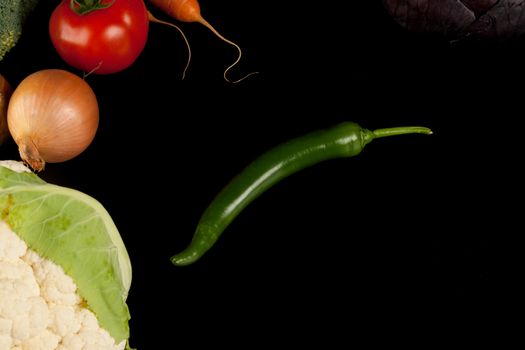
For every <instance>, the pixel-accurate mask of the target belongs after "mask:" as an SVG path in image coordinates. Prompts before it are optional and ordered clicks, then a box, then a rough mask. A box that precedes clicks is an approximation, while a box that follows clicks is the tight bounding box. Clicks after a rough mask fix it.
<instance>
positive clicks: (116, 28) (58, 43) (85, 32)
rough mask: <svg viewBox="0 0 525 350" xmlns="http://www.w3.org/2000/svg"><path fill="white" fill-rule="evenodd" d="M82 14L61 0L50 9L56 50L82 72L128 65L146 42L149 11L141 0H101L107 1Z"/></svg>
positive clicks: (100, 71)
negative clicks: (55, 6) (105, 5)
mask: <svg viewBox="0 0 525 350" xmlns="http://www.w3.org/2000/svg"><path fill="white" fill-rule="evenodd" d="M111 2H113V4H112V5H110V6H109V7H107V8H103V9H97V10H94V11H91V12H88V13H86V14H83V15H79V14H77V13H76V12H75V11H73V10H72V9H71V7H70V3H71V1H70V0H63V1H62V2H61V3H60V5H58V7H57V8H56V9H55V10H54V11H53V14H52V15H51V19H50V21H49V34H50V36H51V41H52V42H53V45H54V46H55V48H56V50H57V51H58V54H59V55H60V57H62V59H63V60H64V61H66V62H67V63H68V64H70V65H71V66H73V67H75V68H78V69H82V70H83V71H84V72H91V71H93V73H96V74H109V73H115V72H118V71H121V70H123V69H125V68H127V67H129V66H130V65H131V64H132V63H133V62H135V60H136V59H137V57H138V56H139V54H140V53H141V52H142V50H143V49H144V46H145V45H146V40H147V38H148V25H149V20H148V12H147V10H146V6H145V5H144V1H143V0H102V1H101V3H102V4H110V3H111Z"/></svg>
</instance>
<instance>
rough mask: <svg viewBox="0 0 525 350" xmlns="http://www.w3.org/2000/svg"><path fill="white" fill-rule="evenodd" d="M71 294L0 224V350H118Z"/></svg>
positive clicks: (52, 267) (60, 275)
mask: <svg viewBox="0 0 525 350" xmlns="http://www.w3.org/2000/svg"><path fill="white" fill-rule="evenodd" d="M76 289H77V287H76V285H75V283H74V281H73V280H72V279H71V278H70V277H69V276H67V275H66V274H65V273H64V271H63V269H62V268H61V267H60V266H58V265H56V264H54V263H53V262H51V261H49V260H46V259H43V258H42V257H40V256H39V255H38V254H37V253H36V252H34V251H32V250H31V249H28V247H27V245H26V244H25V243H24V242H23V241H22V240H21V239H20V237H18V235H16V234H15V233H14V232H12V231H11V230H10V228H9V226H8V225H7V224H6V223H5V222H3V221H0V350H123V349H124V348H125V346H126V341H122V342H121V343H120V344H118V345H115V341H114V339H113V338H112V337H111V336H110V335H109V333H108V332H107V331H106V330H104V329H102V328H100V326H99V324H98V321H97V318H96V316H95V315H94V314H93V313H92V312H91V311H90V310H88V309H86V308H85V307H83V303H82V299H81V298H80V296H79V295H78V294H77V293H76Z"/></svg>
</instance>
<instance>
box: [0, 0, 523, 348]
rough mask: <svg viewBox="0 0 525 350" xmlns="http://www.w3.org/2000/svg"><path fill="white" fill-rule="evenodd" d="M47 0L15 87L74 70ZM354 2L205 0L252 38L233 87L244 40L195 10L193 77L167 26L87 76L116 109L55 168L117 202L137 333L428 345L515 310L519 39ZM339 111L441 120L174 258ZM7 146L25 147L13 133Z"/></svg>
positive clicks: (163, 340) (139, 336) (181, 338)
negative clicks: (194, 253)
mask: <svg viewBox="0 0 525 350" xmlns="http://www.w3.org/2000/svg"><path fill="white" fill-rule="evenodd" d="M50 3H51V4H48V2H47V1H42V4H41V6H40V7H39V8H38V9H37V11H36V12H35V14H34V15H33V16H32V17H31V18H30V22H29V25H28V26H27V27H26V31H25V32H24V34H23V37H22V39H21V41H20V43H19V45H18V46H17V47H16V48H15V49H14V50H13V51H12V52H11V53H10V54H9V55H8V56H7V57H6V59H5V60H4V61H3V62H0V71H1V73H2V74H4V75H5V76H6V77H7V78H8V79H9V81H10V82H11V83H12V85H16V84H18V83H19V82H20V81H21V79H23V78H24V77H25V76H27V75H28V74H30V73H32V72H34V71H36V70H39V69H44V68H64V69H69V68H68V67H67V66H66V65H65V64H64V63H63V62H62V61H61V60H60V58H59V57H58V56H57V54H56V53H55V51H54V49H53V47H52V46H51V43H50V40H49V39H48V36H47V32H46V30H47V18H48V17H49V15H50V12H51V10H52V8H53V6H54V5H53V4H52V3H53V2H50ZM352 3H354V2H352ZM355 3H356V4H353V5H352V8H351V11H350V12H348V11H346V10H345V11H343V10H342V9H338V8H336V7H335V6H337V4H335V3H332V7H329V6H328V5H327V6H326V7H322V6H320V5H319V4H320V3H319V2H317V3H316V5H315V6H314V7H308V6H299V5H294V4H292V3H291V2H290V3H289V2H279V4H278V6H277V8H272V7H271V6H269V4H268V3H267V2H266V1H259V0H252V1H240V0H224V1H220V2H219V1H204V0H202V1H201V7H202V13H203V16H204V17H206V18H207V19H208V21H210V22H211V23H212V24H214V25H215V26H216V28H217V29H218V30H219V31H221V32H222V33H223V34H224V35H225V36H226V37H228V38H230V39H232V40H234V41H236V42H237V43H238V44H239V45H240V46H241V47H242V48H243V50H244V56H243V60H242V61H241V64H240V65H238V66H237V67H236V68H234V69H233V70H232V72H231V73H232V78H233V77H234V76H237V77H238V76H241V75H243V74H244V73H248V72H250V71H252V70H258V71H260V72H261V73H260V74H259V75H258V76H254V77H251V78H250V79H248V80H246V81H244V82H242V83H240V84H237V85H231V84H228V83H225V82H224V81H223V80H222V70H223V68H224V67H225V66H227V65H228V64H230V62H231V61H232V59H234V55H235V51H234V49H232V48H231V47H229V46H228V45H227V44H224V43H223V42H221V41H219V40H218V39H216V38H215V37H214V36H213V35H212V34H211V33H210V32H209V31H208V30H207V29H205V28H203V27H201V26H199V25H197V24H182V25H181V28H182V29H183V30H184V32H185V33H186V35H187V36H188V39H189V41H190V43H191V45H192V49H193V61H192V63H191V66H190V69H189V71H188V73H187V78H186V80H184V81H181V80H180V76H181V72H182V68H183V67H184V64H185V60H186V55H187V53H186V51H185V47H184V44H183V42H182V40H181V38H180V35H179V33H178V32H176V31H175V30H172V29H170V28H168V27H162V26H160V25H157V24H152V25H151V27H150V38H149V42H148V44H147V46H146V48H145V50H144V52H143V54H142V55H141V56H140V58H139V59H138V61H137V62H136V63H135V64H134V65H133V66H132V67H131V68H130V69H128V70H126V71H125V72H122V73H119V74H114V75H111V76H95V75H91V76H89V77H88V78H87V81H88V82H89V83H90V85H91V86H92V87H93V89H94V91H95V93H96V94H97V97H98V99H99V105H100V109H101V122H100V128H99V132H98V134H97V137H96V139H95V141H94V143H93V144H92V145H91V146H90V147H89V148H88V150H87V151H86V152H85V153H83V154H82V155H81V156H79V157H78V158H76V159H74V160H72V161H69V162H66V163H62V164H49V165H48V167H47V169H46V170H45V172H43V173H42V174H41V176H42V177H43V178H44V179H45V180H47V181H49V182H53V183H56V184H60V185H64V186H69V187H73V188H76V189H79V190H81V191H84V192H86V193H88V194H90V195H92V196H93V197H95V198H97V199H98V200H99V201H100V202H101V203H102V204H103V205H104V206H105V207H106V208H107V210H108V211H109V212H110V214H111V215H112V217H113V219H114V221H115V223H116V225H117V227H118V228H119V230H120V232H121V235H122V237H123V239H124V241H125V243H126V245H127V247H128V250H129V253H130V256H131V260H132V265H133V269H134V270H133V272H134V275H133V285H132V289H131V292H130V295H129V299H128V300H129V306H130V309H131V313H132V320H131V329H132V338H131V339H132V345H133V346H134V347H137V348H139V349H156V348H168V349H171V348H176V347H178V346H182V344H187V343H193V344H197V345H198V344H201V343H203V342H212V343H215V344H217V346H228V347H231V348H244V349H246V348H253V347H254V345H265V346H268V348H275V347H276V346H277V345H284V346H290V347H298V348H299V347H303V346H305V345H315V344H317V343H318V344H323V346H322V347H321V348H326V349H329V348H335V344H337V346H338V348H344V347H348V346H350V345H352V344H358V343H360V342H362V341H366V342H367V343H368V344H373V345H385V344H395V343H399V344H404V345H406V344H410V343H411V342H416V340H415V339H416V337H415V336H420V335H428V336H425V338H424V339H425V340H424V341H425V343H434V342H436V341H439V340H440V339H443V338H444V337H447V336H449V335H451V334H454V333H456V332H461V333H463V332H464V329H465V327H467V326H469V325H472V321H479V320H486V321H487V322H489V323H490V322H492V321H493V320H494V319H492V318H489V317H487V315H489V314H491V313H493V312H499V311H502V310H504V309H506V307H505V306H504V305H505V303H506V301H508V300H509V298H510V296H511V295H512V294H513V289H512V288H511V284H510V282H509V281H513V280H515V278H516V277H515V276H512V275H511V274H510V273H509V272H508V271H509V270H510V268H511V267H512V266H514V264H513V262H512V261H511V260H512V259H513V258H514V255H513V254H512V253H511V251H512V250H513V249H512V247H513V246H515V244H514V243H513V235H517V234H518V232H519V231H518V229H516V228H515V227H516V226H515V225H516V222H517V217H518V216H517V215H518V208H519V206H517V205H515V204H512V203H514V201H515V200H520V199H521V198H520V195H519V193H520V192H521V190H519V189H520V188H522V186H521V185H519V184H520V182H519V181H518V180H519V178H520V174H519V171H518V165H519V160H520V159H521V158H520V156H521V152H520V150H519V148H518V146H519V138H518V134H519V128H518V124H519V122H520V121H521V119H522V118H523V111H522V109H521V104H522V100H523V98H522V96H523V92H522V90H523V87H522V84H523V83H522V81H523V78H524V77H525V68H524V67H525V66H523V62H525V50H523V49H522V47H521V44H520V43H519V42H512V43H494V42H493V43H487V42H474V43H473V42H462V43H459V44H454V43H449V42H448V41H446V40H445V39H443V38H442V37H440V36H435V35H423V34H410V33H407V32H405V31H404V30H402V29H400V28H399V27H398V26H397V25H396V24H395V23H393V22H392V21H391V20H390V18H389V17H388V15H387V13H386V11H384V9H383V8H382V6H381V4H380V2H377V1H360V2H355ZM155 13H156V14H158V15H160V13H158V12H155ZM162 18H163V19H166V18H165V17H162ZM72 71H74V70H72ZM76 73H79V72H77V71H76ZM79 74H80V73H79ZM344 120H353V121H356V122H358V123H360V124H361V125H362V126H363V127H366V128H370V129H374V128H380V127H390V126H401V125H416V124H417V125H423V126H428V127H431V128H432V129H433V130H434V135H432V136H423V135H411V136H403V137H398V138H391V139H382V140H377V141H375V142H374V143H372V144H370V145H369V146H367V148H366V149H365V150H364V152H363V153H362V154H361V155H360V156H358V157H356V158H352V159H343V160H333V161H329V162H326V163H323V164H321V165H318V166H315V167H313V168H310V169H307V170H305V171H303V172H301V173H299V174H296V175H294V176H293V177H291V178H289V179H286V180H284V181H283V182H282V183H280V184H279V185H277V186H276V187H275V188H273V189H271V190H270V191H269V192H267V193H266V194H264V195H263V196H262V197H261V198H259V199H258V200H257V201H256V202H254V203H252V205H250V206H249V207H248V208H247V209H246V210H245V211H244V212H243V213H242V214H241V215H240V216H239V217H238V218H237V219H236V220H235V221H234V223H233V224H232V225H231V226H230V227H229V228H228V229H227V231H226V232H225V233H224V235H223V236H222V237H221V238H220V239H219V241H218V243H217V245H216V246H215V247H214V248H213V249H212V250H211V251H210V252H209V253H208V254H207V255H206V256H205V257H204V258H203V259H202V260H200V261H199V262H198V263H196V264H195V265H192V266H188V267H184V268H175V267H173V266H172V265H171V264H170V262H169V257H170V256H171V255H172V254H173V253H175V252H178V251H180V250H181V249H183V248H184V247H185V245H186V244H187V243H188V242H189V240H190V239H191V236H192V234H193V230H194V228H195V225H196V224H197V221H198V219H199V217H200V215H201V213H202V212H203V211H204V209H205V207H206V206H207V205H208V203H209V202H210V201H211V200H212V199H213V197H214V196H215V194H216V193H217V192H218V191H219V190H220V189H221V188H222V187H223V186H224V185H226V183H227V182H228V181H229V180H230V179H231V178H232V177H233V176H234V175H236V174H237V173H238V172H239V171H240V170H241V169H242V168H243V167H244V166H245V165H247V164H248V163H249V162H250V161H251V160H253V159H254V158H255V157H257V156H258V155H260V154H261V153H262V152H264V151H265V150H267V149H269V148H271V147H273V146H275V145H277V144H279V143H281V142H283V141H285V140H288V139H290V138H292V137H295V136H299V135H302V134H304V133H306V132H309V131H313V130H316V129H320V128H324V127H328V126H331V125H333V124H335V123H338V122H341V121H344ZM0 158H3V159H6V158H15V159H17V158H18V156H17V153H16V149H15V147H14V145H13V144H10V145H7V146H4V147H2V148H1V149H0ZM163 317H166V318H163ZM160 344H164V345H163V346H162V347H161V346H160ZM252 344H254V345H252ZM422 344H424V343H422Z"/></svg>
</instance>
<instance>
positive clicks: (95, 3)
mask: <svg viewBox="0 0 525 350" xmlns="http://www.w3.org/2000/svg"><path fill="white" fill-rule="evenodd" d="M114 2H115V0H112V1H110V2H107V0H70V2H69V6H70V7H71V10H72V11H73V12H75V13H76V14H77V15H80V16H82V15H85V14H88V13H90V12H93V11H96V10H102V9H106V8H108V7H110V6H111V5H113V3H114Z"/></svg>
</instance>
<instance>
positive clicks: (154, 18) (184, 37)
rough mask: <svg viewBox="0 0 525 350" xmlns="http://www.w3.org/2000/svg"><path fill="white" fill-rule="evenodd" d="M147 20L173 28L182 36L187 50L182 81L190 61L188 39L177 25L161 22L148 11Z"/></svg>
mask: <svg viewBox="0 0 525 350" xmlns="http://www.w3.org/2000/svg"><path fill="white" fill-rule="evenodd" d="M148 19H149V20H150V22H154V23H159V24H163V25H166V26H170V27H173V28H175V29H177V30H178V31H179V33H180V34H181V35H182V38H183V39H184V42H185V43H186V47H187V48H188V61H187V62H186V67H184V70H183V71H182V80H184V78H185V77H186V71H187V70H188V67H189V66H190V61H191V47H190V43H189V42H188V39H187V38H186V35H185V34H184V32H183V31H182V29H180V28H179V27H178V26H177V25H175V24H173V23H170V22H166V21H162V20H160V19H158V18H156V17H155V16H153V15H152V14H151V12H149V11H148Z"/></svg>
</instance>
